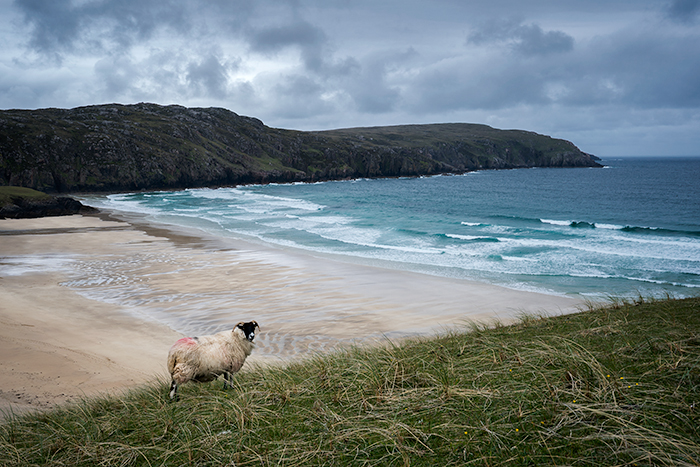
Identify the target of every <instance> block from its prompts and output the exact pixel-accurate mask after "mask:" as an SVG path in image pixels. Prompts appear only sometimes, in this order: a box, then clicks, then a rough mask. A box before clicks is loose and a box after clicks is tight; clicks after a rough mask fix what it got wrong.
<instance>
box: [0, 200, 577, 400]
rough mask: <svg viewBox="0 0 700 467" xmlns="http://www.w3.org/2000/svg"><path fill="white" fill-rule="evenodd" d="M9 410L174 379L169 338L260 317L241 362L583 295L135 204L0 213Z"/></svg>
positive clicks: (2, 363)
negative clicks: (230, 233) (232, 234)
mask: <svg viewBox="0 0 700 467" xmlns="http://www.w3.org/2000/svg"><path fill="white" fill-rule="evenodd" d="M0 238H2V243H0V268H2V271H0V324H2V327H1V328H2V331H0V371H2V373H3V374H4V375H8V377H4V378H3V379H2V381H0V411H3V412H7V411H8V410H12V411H15V412H22V411H25V410H31V409H35V408H40V409H45V408H51V407H54V406H56V405H59V404H62V403H65V402H69V401H73V400H76V399H78V398H80V397H83V396H85V397H89V396H92V395H96V394H99V393H104V392H114V391H121V390H127V389H129V388H132V387H135V386H138V385H140V384H144V383H148V382H150V381H153V380H155V378H157V377H162V378H167V371H166V369H165V360H166V356H167V352H168V349H169V347H170V346H171V345H172V343H174V342H175V341H176V340H177V339H178V338H179V337H181V336H182V335H198V334H199V335H201V334H205V333H206V334H208V333H211V332H215V331H217V330H221V329H226V328H232V327H233V326H234V325H235V324H236V323H237V322H239V321H247V320H249V319H255V320H256V321H257V322H258V323H260V325H261V328H262V329H261V332H260V333H259V335H258V338H256V342H257V349H256V351H255V352H254V353H253V355H252V356H251V358H250V359H249V364H248V365H246V367H248V368H250V367H254V366H255V365H256V364H266V363H268V362H277V361H288V360H290V359H293V358H298V357H303V356H307V355H312V354H313V353H314V352H322V351H326V350H329V349H333V348H336V347H338V346H341V345H346V344H353V343H373V342H374V343H376V342H381V341H385V340H386V339H387V338H391V339H394V338H401V337H406V336H411V335H426V336H431V335H434V334H436V333H438V332H440V331H444V330H445V329H448V328H453V327H459V326H463V325H466V324H467V323H468V322H469V321H478V322H490V321H493V320H494V319H496V320H500V321H501V322H504V323H506V322H509V321H511V320H512V319H513V318H515V317H516V316H518V315H520V314H523V313H545V314H562V313H569V312H573V311H577V310H578V309H579V308H578V307H580V305H581V304H582V303H583V301H582V300H576V299H573V298H568V297H560V296H550V295H543V294H537V293H531V292H522V291H515V290H511V289H506V288H502V287H498V286H493V285H488V284H482V283H478V282H469V281H464V280H457V279H447V278H442V277H436V276H427V275H422V274H417V273H412V272H405V271H395V270H385V269H379V268H375V267H371V266H363V265H356V264H349V263H341V262H337V261H332V260H329V259H326V258H319V257H316V256H313V255H311V254H303V253H302V252H299V253H297V252H290V251H286V250H280V249H275V248H273V247H270V248H266V247H261V246H260V245H254V244H247V243H245V242H244V241H239V240H236V239H220V238H214V237H209V236H207V234H206V233H204V232H199V231H195V230H194V229H185V228H179V227H175V226H169V225H164V224H154V223H150V222H149V221H147V220H146V219H143V218H140V217H139V216H137V215H131V214H130V213H122V212H103V213H101V214H98V215H90V216H82V215H75V216H65V217H51V218H38V219H20V220H15V219H11V220H10V219H7V220H0Z"/></svg>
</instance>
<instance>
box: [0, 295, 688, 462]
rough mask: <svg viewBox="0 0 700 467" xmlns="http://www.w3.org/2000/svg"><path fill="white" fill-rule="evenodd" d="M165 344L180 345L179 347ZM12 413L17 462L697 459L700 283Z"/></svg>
mask: <svg viewBox="0 0 700 467" xmlns="http://www.w3.org/2000/svg"><path fill="white" fill-rule="evenodd" d="M164 357H165V356H164ZM234 379H235V388H234V389H232V390H227V391H224V390H223V389H222V384H221V382H215V383H211V384H202V385H196V384H188V385H184V386H183V387H182V388H181V398H180V401H179V402H177V403H171V402H169V401H168V397H167V382H155V383H154V384H153V385H152V386H151V387H148V388H142V389H138V390H135V391H133V392H131V393H130V394H129V395H127V396H124V397H104V398H95V399H90V400H86V401H84V402H83V403H81V404H78V405H69V406H66V407H63V408H59V409H56V410H53V411H50V412H47V413H42V414H34V415H28V416H24V417H20V418H16V419H14V420H12V421H10V422H8V423H5V424H4V425H2V426H0V459H3V465H7V466H10V465H17V466H20V465H21V466H25V465H85V466H88V465H121V466H136V465H143V466H146V465H148V466H156V465H199V466H205V465H206V466H209V465H211V466H214V465H216V466H219V465H237V466H238V465H265V466H268V465H275V466H277V465H280V466H305V465H328V466H331V465H332V466H336V465H353V466H354V465H376V466H387V465H401V466H404V465H423V466H437V465H439V466H447V465H460V466H461V465H479V466H496V465H523V466H532V465H569V466H596V467H598V466H601V465H606V466H611V465H630V466H631V465H639V466H642V465H667V466H682V465H687V466H691V465H698V464H699V463H700V407H699V406H698V404H700V298H693V299H684V300H672V299H671V300H663V301H652V302H644V300H639V302H638V303H621V302H614V303H612V304H611V305H609V306H606V307H604V308H595V309H590V310H587V311H584V312H582V313H579V314H575V315H567V316H558V317H552V318H539V317H524V318H523V319H522V320H521V322H519V323H518V324H516V325H513V326H496V327H495V328H491V329H487V328H485V327H483V326H476V325H475V326H471V327H470V328H468V329H466V330H465V332H462V331H454V332H450V333H447V334H446V335H443V336H440V337H436V338H422V339H413V340H408V341H405V342H401V343H389V342H387V344H386V345H385V346H384V347H383V348H352V349H348V350H345V351H339V352H334V353H330V354H323V355H317V356H314V357H311V358H309V359H307V360H304V361H301V362H297V363H292V364H289V365H285V366H280V367H272V368H265V369H260V368H252V369H248V370H247V371H244V372H242V373H239V374H237V375H236V377H235V378H234Z"/></svg>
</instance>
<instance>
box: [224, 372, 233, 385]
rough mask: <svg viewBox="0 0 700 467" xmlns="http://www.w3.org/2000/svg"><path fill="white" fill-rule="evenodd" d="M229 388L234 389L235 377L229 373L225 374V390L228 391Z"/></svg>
mask: <svg viewBox="0 0 700 467" xmlns="http://www.w3.org/2000/svg"><path fill="white" fill-rule="evenodd" d="M227 386H228V387H229V388H231V389H233V375H232V374H231V373H229V372H228V371H227V372H226V373H224V389H228V388H227Z"/></svg>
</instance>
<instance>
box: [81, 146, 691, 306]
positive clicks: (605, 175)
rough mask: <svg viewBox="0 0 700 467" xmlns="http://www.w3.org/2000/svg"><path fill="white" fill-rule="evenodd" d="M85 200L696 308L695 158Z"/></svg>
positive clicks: (435, 265) (495, 279) (310, 243)
mask: <svg viewBox="0 0 700 467" xmlns="http://www.w3.org/2000/svg"><path fill="white" fill-rule="evenodd" d="M603 163H604V164H605V165H606V167H605V168H602V169H589V168H586V169H520V170H505V171H481V172H472V173H468V174H465V175H459V176H437V177H425V178H401V179H380V180H366V179H361V180H348V181H338V182H323V183H314V184H287V185H279V184H278V185H253V186H240V187H236V188H220V189H191V190H183V191H172V192H148V193H125V194H114V195H109V196H101V197H90V198H86V200H85V201H86V202H87V203H88V204H90V205H94V206H97V207H104V208H109V209H115V210H121V211H129V212H139V213H144V214H146V215H147V217H148V218H150V219H151V220H154V221H158V222H164V223H170V224H176V225H184V226H189V227H196V228H199V229H202V230H204V231H206V232H207V233H209V234H214V235H220V236H226V237H238V238H242V239H246V240H251V239H252V240H254V241H258V242H264V243H271V244H275V245H279V246H283V247H286V248H294V249H301V250H306V251H309V252H313V253H314V254H320V255H332V256H334V257H337V258H340V259H341V260H347V261H353V262H360V263H366V264H372V265H375V266H380V267H387V268H394V269H407V270H411V271H416V272H421V273H426V274H432V275H440V276H447V277H452V278H464V279H472V280H478V281H485V282H489V283H494V284H498V285H504V286H506V287H510V288H515V289H522V290H533V291H540V292H545V293H551V294H579V295H582V296H585V297H591V298H601V297H607V296H623V297H625V296H637V295H639V294H641V295H644V296H648V295H664V294H665V293H671V294H672V295H674V296H677V297H685V296H692V295H697V294H700V158H663V159H662V158H621V159H610V160H604V161H603Z"/></svg>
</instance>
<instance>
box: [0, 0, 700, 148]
mask: <svg viewBox="0 0 700 467" xmlns="http://www.w3.org/2000/svg"><path fill="white" fill-rule="evenodd" d="M111 102H118V103H123V104H132V103H137V102H154V103H158V104H164V105H165V104H180V105H184V106H188V107H195V106H196V107H211V106H216V107H224V108H227V109H229V110H232V111H234V112H236V113H238V114H241V115H249V116H254V117H257V118H260V119H261V120H263V121H264V122H265V123H266V124H267V125H269V126H273V127H278V128H291V129H300V130H317V129H330V128H342V127H353V126H375V125H393V124H405V123H440V122H469V123H485V124H488V125H491V126H494V127H496V128H518V129H526V130H531V131H536V132H538V133H544V134H549V135H552V136H554V137H559V138H565V139H568V140H570V141H572V142H574V144H576V145H577V146H579V147H580V148H581V149H582V150H583V151H586V152H590V153H593V154H596V155H598V156H601V157H604V158H605V157H611V156H620V155H700V0H656V1H652V0H581V1H578V0H528V1H525V0H488V1H472V0H424V1H419V0H316V1H311V0H297V1H293V0H292V1H288V0H199V1H195V0H14V1H13V0H0V108H2V109H11V108H20V109H36V108H44V107H62V108H72V107H77V106H84V105H92V104H103V103H111Z"/></svg>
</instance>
